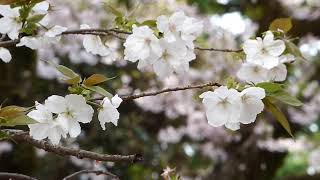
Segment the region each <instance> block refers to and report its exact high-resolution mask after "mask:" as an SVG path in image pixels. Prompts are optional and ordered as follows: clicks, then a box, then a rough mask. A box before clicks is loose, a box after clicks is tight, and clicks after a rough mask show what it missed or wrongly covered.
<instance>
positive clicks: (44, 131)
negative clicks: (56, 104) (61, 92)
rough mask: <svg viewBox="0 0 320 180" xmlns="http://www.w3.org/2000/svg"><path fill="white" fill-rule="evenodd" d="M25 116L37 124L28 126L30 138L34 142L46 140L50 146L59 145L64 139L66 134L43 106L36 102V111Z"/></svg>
mask: <svg viewBox="0 0 320 180" xmlns="http://www.w3.org/2000/svg"><path fill="white" fill-rule="evenodd" d="M27 115H28V116H29V117H31V118H32V119H34V120H36V121H37V122H38V123H35V124H29V125H28V127H29V129H30V131H29V133H30V136H31V137H32V138H34V139H36V140H42V139H45V138H48V139H49V140H50V141H51V142H52V144H59V142H60V139H61V137H64V138H65V137H66V135H67V132H66V131H65V130H64V129H63V127H62V126H61V124H60V123H59V122H58V121H56V119H54V118H53V115H52V113H51V112H50V111H49V110H48V109H47V108H46V107H45V106H44V105H42V104H39V103H38V102H36V109H35V110H33V111H31V112H29V113H28V114H27Z"/></svg>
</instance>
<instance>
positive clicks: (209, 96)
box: [199, 91, 215, 98]
mask: <svg viewBox="0 0 320 180" xmlns="http://www.w3.org/2000/svg"><path fill="white" fill-rule="evenodd" d="M199 97H200V98H214V97H215V93H214V92H212V91H207V92H204V93H202V94H201V95H200V96H199Z"/></svg>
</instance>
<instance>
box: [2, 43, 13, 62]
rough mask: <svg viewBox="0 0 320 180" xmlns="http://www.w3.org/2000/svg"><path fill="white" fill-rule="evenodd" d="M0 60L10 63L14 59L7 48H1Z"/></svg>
mask: <svg viewBox="0 0 320 180" xmlns="http://www.w3.org/2000/svg"><path fill="white" fill-rule="evenodd" d="M0 59H1V60H2V61H3V62H5V63H8V62H10V61H11V59H12V57H11V54H10V51H9V50H8V49H6V48H3V47H0Z"/></svg>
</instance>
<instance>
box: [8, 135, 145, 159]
mask: <svg viewBox="0 0 320 180" xmlns="http://www.w3.org/2000/svg"><path fill="white" fill-rule="evenodd" d="M4 131H5V132H7V133H9V135H10V136H11V138H12V139H13V140H14V141H17V142H22V143H23V142H25V143H28V144H30V145H32V146H35V147H37V148H40V149H43V150H45V151H48V152H52V153H55V154H58V155H61V156H75V157H77V158H79V159H82V158H88V159H92V160H97V161H111V162H129V163H135V162H140V161H142V160H143V158H142V156H141V155H139V154H135V155H109V154H99V153H95V152H91V151H86V150H81V149H73V148H67V147H63V146H59V145H53V144H51V143H49V142H47V141H39V140H35V139H33V138H32V137H30V136H29V134H28V132H25V131H21V130H12V129H10V130H9V129H6V130H4Z"/></svg>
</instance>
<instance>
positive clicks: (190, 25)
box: [181, 17, 203, 49]
mask: <svg viewBox="0 0 320 180" xmlns="http://www.w3.org/2000/svg"><path fill="white" fill-rule="evenodd" d="M202 31H203V22H202V21H199V20H197V19H196V18H191V17H188V18H187V19H186V20H185V21H184V22H183V25H182V29H181V39H182V40H184V41H185V42H186V44H187V46H188V47H189V48H192V49H193V48H194V45H193V41H194V40H195V39H196V38H197V37H198V36H199V35H200V34H201V33H202Z"/></svg>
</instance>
